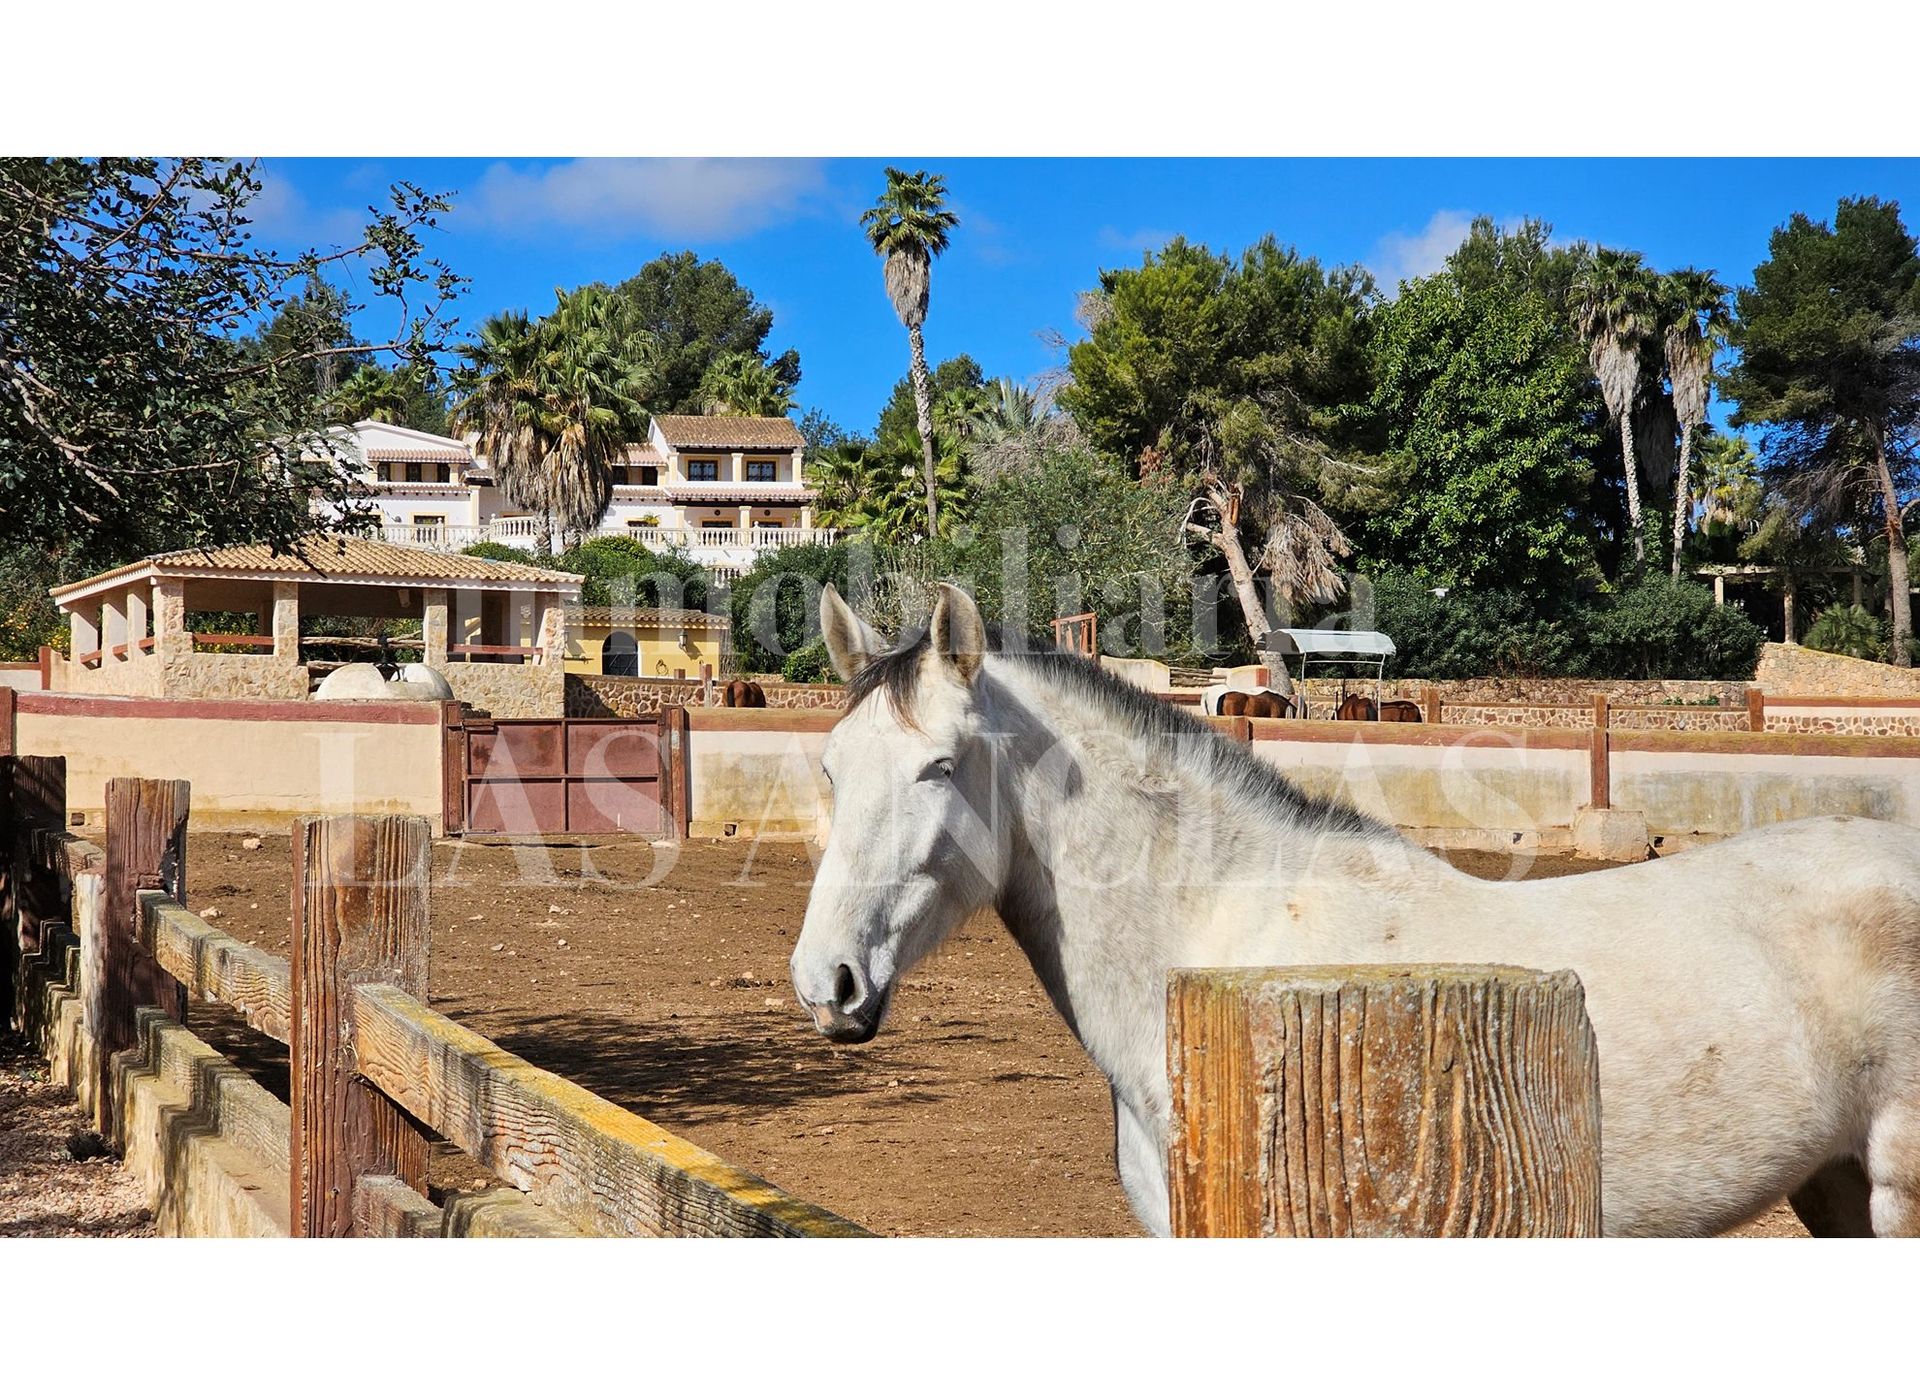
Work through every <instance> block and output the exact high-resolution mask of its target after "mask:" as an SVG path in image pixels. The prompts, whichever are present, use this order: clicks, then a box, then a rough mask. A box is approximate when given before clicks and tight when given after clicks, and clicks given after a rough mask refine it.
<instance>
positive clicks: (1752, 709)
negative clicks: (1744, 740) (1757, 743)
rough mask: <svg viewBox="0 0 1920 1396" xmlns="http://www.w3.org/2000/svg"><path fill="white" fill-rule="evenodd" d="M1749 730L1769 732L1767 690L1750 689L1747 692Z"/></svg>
mask: <svg viewBox="0 0 1920 1396" xmlns="http://www.w3.org/2000/svg"><path fill="white" fill-rule="evenodd" d="M1747 730H1748V731H1749V732H1764V731H1766V730H1767V695H1766V690H1764V689H1759V688H1749V689H1748V690H1747Z"/></svg>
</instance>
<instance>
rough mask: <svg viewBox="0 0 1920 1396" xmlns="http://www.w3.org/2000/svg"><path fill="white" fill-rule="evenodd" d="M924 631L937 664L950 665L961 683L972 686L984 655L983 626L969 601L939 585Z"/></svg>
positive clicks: (958, 593) (961, 592)
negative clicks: (931, 618)
mask: <svg viewBox="0 0 1920 1396" xmlns="http://www.w3.org/2000/svg"><path fill="white" fill-rule="evenodd" d="M927 629H928V632H929V633H930V634H931V635H932V637H933V652H934V653H935V654H937V655H939V656H940V659H941V662H943V663H945V664H950V665H952V666H953V670H954V673H955V674H957V675H958V676H959V679H960V682H961V683H972V682H973V676H974V675H975V674H977V673H979V672H980V661H981V660H982V659H983V658H985V657H986V652H987V627H986V625H985V624H984V623H983V622H982V621H981V619H980V608H979V607H978V606H976V605H974V604H973V598H972V597H971V596H968V595H967V594H966V593H965V592H964V591H962V590H960V588H959V587H956V586H950V585H948V584H947V583H946V582H942V583H940V599H939V600H938V601H936V602H934V603H933V620H932V622H931V623H930V624H929V625H928V627H927Z"/></svg>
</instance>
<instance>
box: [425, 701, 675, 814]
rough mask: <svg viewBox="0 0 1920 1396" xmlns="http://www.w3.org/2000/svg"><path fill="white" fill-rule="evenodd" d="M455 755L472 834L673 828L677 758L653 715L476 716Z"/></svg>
mask: <svg viewBox="0 0 1920 1396" xmlns="http://www.w3.org/2000/svg"><path fill="white" fill-rule="evenodd" d="M451 735H453V734H450V736H451ZM449 756H450V757H452V758H453V761H454V762H455V763H457V765H456V769H458V771H459V772H460V783H459V789H460V799H459V815H460V820H461V827H462V830H463V831H464V832H466V833H469V834H609V833H627V834H641V835H645V836H648V837H653V838H658V837H663V836H665V835H667V834H669V833H671V832H672V830H673V822H674V821H673V818H672V813H671V811H672V805H673V793H672V784H673V782H672V780H671V777H670V771H671V767H672V755H671V753H670V752H668V751H666V750H663V747H662V742H661V724H660V720H659V718H657V717H652V716H649V717H633V718H627V717H567V718H483V717H471V716H470V717H467V718H466V719H465V720H464V721H463V722H462V724H461V727H460V729H458V733H457V737H455V740H454V746H453V748H452V750H450V752H449ZM663 777H664V778H663ZM449 794H452V792H451V791H449ZM449 803H452V802H451V801H450V802H449ZM452 812H453V811H451V810H450V811H449V813H450V814H451V813H452ZM449 832H454V831H453V830H451V829H450V830H449Z"/></svg>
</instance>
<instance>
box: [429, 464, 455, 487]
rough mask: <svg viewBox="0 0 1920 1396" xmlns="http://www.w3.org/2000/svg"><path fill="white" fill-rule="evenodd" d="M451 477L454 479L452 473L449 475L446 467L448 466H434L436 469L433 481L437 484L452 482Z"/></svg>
mask: <svg viewBox="0 0 1920 1396" xmlns="http://www.w3.org/2000/svg"><path fill="white" fill-rule="evenodd" d="M451 479H452V477H451V476H450V475H449V474H448V473H447V467H446V466H444V465H438V466H435V467H434V470H433V482H434V484H436V485H444V484H448V483H450V481H451Z"/></svg>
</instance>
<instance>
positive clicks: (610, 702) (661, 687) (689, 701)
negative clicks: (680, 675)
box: [566, 674, 846, 717]
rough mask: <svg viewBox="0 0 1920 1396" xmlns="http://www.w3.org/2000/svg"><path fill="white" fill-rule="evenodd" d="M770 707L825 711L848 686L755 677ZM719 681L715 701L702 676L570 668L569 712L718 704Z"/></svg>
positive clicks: (628, 713)
mask: <svg viewBox="0 0 1920 1396" xmlns="http://www.w3.org/2000/svg"><path fill="white" fill-rule="evenodd" d="M754 682H756V683H758V684H759V685H760V688H761V691H762V692H764V693H765V694H766V695H767V706H768V707H769V708H783V709H788V710H792V709H800V710H803V711H808V712H824V711H831V710H832V709H835V708H838V707H839V706H840V704H841V703H842V702H843V701H844V699H845V697H846V690H845V689H844V688H842V687H841V686H840V685H839V684H837V683H784V682H781V681H779V680H773V681H768V680H765V679H755V680H754ZM719 687H720V685H719V684H718V683H717V682H716V684H715V685H714V690H715V691H714V693H713V695H712V701H711V702H709V701H708V696H707V693H706V690H705V689H704V687H703V686H702V684H701V683H700V681H699V680H698V679H642V678H617V677H612V676H609V675H606V674H568V675H567V695H566V707H567V716H568V717H645V716H648V715H650V714H652V713H657V712H659V711H660V710H661V709H662V708H672V707H687V708H700V707H718V706H720V705H721V699H720V694H719V691H718V690H719Z"/></svg>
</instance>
